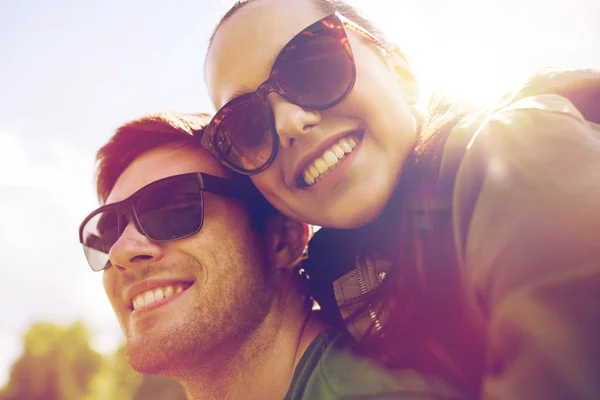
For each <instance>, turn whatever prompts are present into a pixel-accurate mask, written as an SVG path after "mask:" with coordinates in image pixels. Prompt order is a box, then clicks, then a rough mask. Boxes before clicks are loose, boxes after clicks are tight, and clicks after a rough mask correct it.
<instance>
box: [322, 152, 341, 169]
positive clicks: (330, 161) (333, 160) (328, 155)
mask: <svg viewBox="0 0 600 400" xmlns="http://www.w3.org/2000/svg"><path fill="white" fill-rule="evenodd" d="M323 161H325V164H327V166H328V167H329V168H331V167H333V166H334V165H335V164H337V162H338V161H339V160H338V158H337V156H336V155H335V153H334V152H333V151H331V150H327V151H326V152H325V154H323Z"/></svg>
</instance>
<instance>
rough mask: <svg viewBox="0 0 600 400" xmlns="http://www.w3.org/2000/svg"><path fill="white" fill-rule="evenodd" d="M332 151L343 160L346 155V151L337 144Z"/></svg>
mask: <svg viewBox="0 0 600 400" xmlns="http://www.w3.org/2000/svg"><path fill="white" fill-rule="evenodd" d="M331 150H333V152H334V153H335V155H336V157H337V158H342V157H344V155H345V154H346V153H345V152H344V150H343V149H342V148H341V147H340V146H339V145H337V144H336V145H334V146H333V147H332V148H331Z"/></svg>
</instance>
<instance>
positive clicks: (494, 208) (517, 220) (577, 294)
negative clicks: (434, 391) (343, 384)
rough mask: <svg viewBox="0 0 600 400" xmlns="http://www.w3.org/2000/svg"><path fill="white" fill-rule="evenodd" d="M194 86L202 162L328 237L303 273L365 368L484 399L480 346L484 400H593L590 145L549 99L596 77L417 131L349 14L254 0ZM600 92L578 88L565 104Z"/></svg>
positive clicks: (329, 7) (403, 88)
mask: <svg viewBox="0 0 600 400" xmlns="http://www.w3.org/2000/svg"><path fill="white" fill-rule="evenodd" d="M572 76H574V78H572ZM546 78H547V79H548V81H547V82H546V81H545V79H546ZM563 78H564V79H565V80H566V82H562V80H563ZM206 80H207V84H208V89H209V93H210V96H211V98H212V101H213V103H214V104H215V106H216V108H217V109H219V111H218V112H217V114H216V115H215V117H214V119H213V121H212V122H211V124H210V126H209V128H208V129H207V133H206V134H205V135H204V137H203V144H204V146H205V148H206V149H207V150H208V151H209V152H211V153H212V154H213V155H214V156H215V157H216V158H217V159H219V160H220V161H221V162H222V163H223V164H225V165H227V166H228V167H230V168H232V169H234V170H235V171H237V172H240V173H244V174H247V175H250V176H251V179H252V181H253V182H254V183H255V185H256V186H257V187H258V189H259V190H260V191H261V192H262V193H263V194H264V195H265V197H266V198H267V199H268V200H269V201H270V202H271V203H272V204H273V205H274V206H275V207H276V208H278V209H279V210H280V211H282V212H283V213H285V214H287V215H289V216H291V217H294V218H296V219H299V220H302V221H305V222H308V223H312V224H316V225H321V226H324V227H327V228H336V230H333V231H332V230H323V231H322V232H319V234H318V235H319V238H318V239H319V240H320V241H318V242H317V243H316V244H314V245H313V246H312V247H311V249H310V251H311V253H310V256H311V262H312V266H313V268H312V269H311V270H309V274H310V275H311V281H313V285H314V286H315V287H317V289H327V290H328V291H326V292H323V291H319V290H317V293H318V294H319V295H320V296H321V298H320V299H319V300H320V301H321V302H322V303H325V304H328V303H329V304H333V305H339V306H340V311H341V316H342V317H344V318H345V320H346V321H345V322H346V323H348V328H349V330H350V331H351V332H352V333H353V334H354V335H355V336H356V337H357V338H358V339H360V340H361V341H362V343H363V346H362V349H363V350H364V351H365V352H366V353H367V354H369V355H370V356H372V357H374V358H377V359H380V360H381V361H383V362H385V363H386V364H388V365H389V366H391V367H395V368H414V369H417V370H420V371H423V372H427V373H433V374H437V375H439V376H443V377H445V378H447V379H449V380H452V381H453V382H454V383H456V384H457V385H460V386H461V387H462V388H464V389H465V390H468V391H471V392H472V393H477V392H478V391H479V388H478V383H479V378H480V376H481V374H482V366H481V360H482V358H483V355H482V354H483V350H482V349H483V338H484V336H485V338H486V339H487V341H488V343H487V350H486V353H487V354H486V355H487V364H488V370H487V373H486V376H485V380H484V387H483V393H484V394H485V395H486V396H490V397H494V396H496V397H498V396H499V397H501V398H511V399H515V398H555V397H556V396H558V397H557V398H585V396H589V397H590V398H591V397H592V396H595V395H597V394H598V393H599V392H600V388H599V387H598V383H597V382H600V379H596V378H597V376H594V375H593V373H592V372H590V371H593V368H597V365H596V366H594V363H593V360H596V359H598V357H596V358H594V357H593V355H594V353H593V351H598V345H597V344H596V343H595V342H594V341H592V340H591V338H592V337H594V336H593V335H591V332H594V330H593V329H594V327H595V329H596V330H598V329H599V328H598V327H597V326H596V325H597V324H598V323H597V321H598V319H599V318H600V317H598V313H597V312H596V311H594V310H590V309H589V307H592V305H593V304H594V301H595V300H598V299H597V297H598V296H597V291H598V289H597V288H598V287H599V286H600V283H598V279H599V278H598V276H599V275H600V245H599V244H598V241H597V239H596V238H597V237H598V234H599V233H600V207H598V204H600V178H599V176H600V175H599V174H598V173H597V172H596V171H600V127H599V126H598V125H596V124H594V123H592V122H590V121H588V120H586V119H585V118H584V116H582V114H581V111H582V107H580V108H579V109H578V107H576V106H575V105H574V104H573V102H571V101H570V100H568V99H567V98H565V97H562V96H559V94H566V95H569V94H571V93H569V92H568V91H569V89H571V88H573V87H580V88H587V87H590V85H596V88H598V87H600V79H598V74H597V73H596V72H594V71H587V72H585V71H583V72H576V73H574V74H573V75H571V74H567V75H558V76H542V77H541V78H536V79H535V80H533V81H532V82H531V85H529V86H528V87H527V88H525V89H524V90H523V91H522V92H521V93H519V95H518V96H515V97H514V98H512V99H511V100H510V101H507V102H506V104H504V105H503V106H502V107H499V108H498V109H497V110H495V111H493V112H478V113H468V114H467V113H466V112H465V111H463V110H460V109H459V108H457V107H456V106H454V105H453V106H452V107H449V106H446V105H444V104H437V105H435V107H433V108H432V111H431V112H430V113H429V114H428V115H427V117H425V118H423V117H421V116H420V114H419V112H418V111H417V110H416V109H415V107H414V105H415V104H416V102H417V100H418V86H417V83H416V81H415V79H414V76H413V74H412V71H411V70H410V67H409V65H408V63H407V61H406V59H405V58H404V56H403V55H402V52H401V51H400V50H399V49H398V47H397V46H395V45H394V44H393V43H389V42H387V41H386V40H385V37H384V36H383V35H382V34H381V32H379V31H378V30H377V29H376V27H375V26H373V24H371V23H370V22H369V21H368V20H366V19H364V18H362V17H361V16H360V15H359V14H358V13H357V12H356V11H355V10H354V9H353V8H352V7H350V6H349V5H348V4H346V3H345V2H343V1H331V0H290V1H280V0H251V1H248V2H243V3H240V4H236V6H234V7H233V8H232V9H231V10H230V11H229V12H228V13H227V14H226V15H225V17H224V18H223V20H222V21H221V23H220V24H219V26H218V27H217V29H216V31H215V33H214V35H213V38H212V40H211V46H210V48H209V51H208V54H207V60H206ZM582 81H583V83H581V82H582ZM577 85H581V86H577ZM563 91H564V93H563ZM598 92H600V90H596V91H593V90H592V91H591V93H587V92H586V93H583V94H582V92H581V91H578V90H575V93H576V94H577V95H579V94H581V96H582V98H577V99H575V100H578V101H580V103H578V106H582V105H587V104H593V102H592V101H590V98H586V97H585V96H586V95H588V94H589V96H595V95H596V94H597V93H598ZM575 97H576V96H575ZM572 100H573V99H572ZM591 112H593V110H592V111H591ZM586 117H588V119H589V118H590V117H589V115H586ZM591 171H594V172H591ZM349 229H351V230H349ZM334 243H337V244H338V245H339V246H338V247H335V246H334ZM313 250H314V251H313ZM336 257H337V258H336ZM315 258H316V261H315ZM315 263H317V264H318V265H319V267H318V268H314V264H315ZM384 277H385V279H384ZM559 293H562V294H560V295H559ZM565 293H566V295H565ZM542 294H543V295H542ZM561 296H562V297H561ZM564 296H566V298H568V299H569V301H567V300H565V298H564ZM586 296H587V297H586ZM596 303H597V301H596ZM586 307H588V308H586ZM331 309H332V307H329V308H328V310H331ZM582 310H586V312H587V311H589V312H588V314H587V317H581V318H575V317H573V315H574V312H579V315H580V316H581V315H583V314H582V313H583V312H584V311H582ZM594 323H596V325H594ZM484 329H485V330H487V332H485V333H484V332H483V330H484ZM549 332H552V335H554V336H553V337H549ZM597 333H598V332H597ZM590 335H591V336H590ZM592 350H593V351H592ZM566 365H568V366H569V368H566V367H565V366H566ZM567 370H568V371H567Z"/></svg>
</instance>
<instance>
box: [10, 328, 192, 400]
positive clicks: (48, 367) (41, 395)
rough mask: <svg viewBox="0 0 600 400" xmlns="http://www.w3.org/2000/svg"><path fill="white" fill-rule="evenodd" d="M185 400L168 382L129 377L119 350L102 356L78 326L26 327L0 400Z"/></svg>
mask: <svg viewBox="0 0 600 400" xmlns="http://www.w3.org/2000/svg"><path fill="white" fill-rule="evenodd" d="M24 399H27V400H104V399H118V400H120V399H125V400H126V399H133V400H138V399H144V400H158V399H165V400H166V399H169V400H172V399H173V400H178V399H182V400H183V399H186V395H185V392H184V390H183V388H182V387H181V386H180V385H179V384H178V383H177V382H174V381H172V380H169V379H166V378H162V377H155V376H148V375H142V374H139V373H137V372H135V371H134V370H133V369H131V367H130V366H129V364H128V363H127V360H126V358H125V354H124V348H123V347H121V348H120V349H119V350H117V351H116V352H115V353H114V354H112V355H109V356H103V355H101V354H99V353H97V352H96V351H94V350H93V349H92V348H91V347H90V345H89V333H88V331H87V329H86V327H85V326H84V325H83V324H82V323H75V324H73V325H71V326H69V327H63V326H60V325H56V324H53V323H37V324H34V325H32V326H31V327H30V328H29V330H28V331H27V332H26V333H25V335H24V336H23V353H22V354H21V356H20V357H19V358H18V359H17V360H16V361H15V362H14V364H13V366H12V368H11V373H10V379H9V382H8V384H7V385H6V386H5V387H4V388H3V389H2V390H0V400H24Z"/></svg>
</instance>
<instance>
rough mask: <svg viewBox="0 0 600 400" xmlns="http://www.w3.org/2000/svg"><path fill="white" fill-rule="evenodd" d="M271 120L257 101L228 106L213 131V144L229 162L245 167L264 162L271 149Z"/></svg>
mask: <svg viewBox="0 0 600 400" xmlns="http://www.w3.org/2000/svg"><path fill="white" fill-rule="evenodd" d="M273 143H274V138H273V133H272V132H271V122H270V120H269V118H267V116H266V114H265V110H264V109H263V108H262V107H261V106H260V105H259V104H257V103H250V102H249V103H246V104H241V105H239V106H238V107H236V108H235V109H233V110H231V111H230V112H229V113H228V114H227V116H226V117H225V118H224V119H223V121H222V122H221V123H220V124H219V127H218V128H217V131H216V132H215V138H214V146H215V147H216V148H217V149H218V151H219V152H220V154H221V155H222V156H223V157H225V158H226V159H227V161H229V162H230V163H231V164H233V165H235V166H236V167H238V168H240V169H242V170H245V171H255V170H257V169H259V168H261V167H262V166H264V165H265V164H266V163H267V161H268V160H269V158H270V157H271V154H272V153H273V150H274V149H273Z"/></svg>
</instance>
